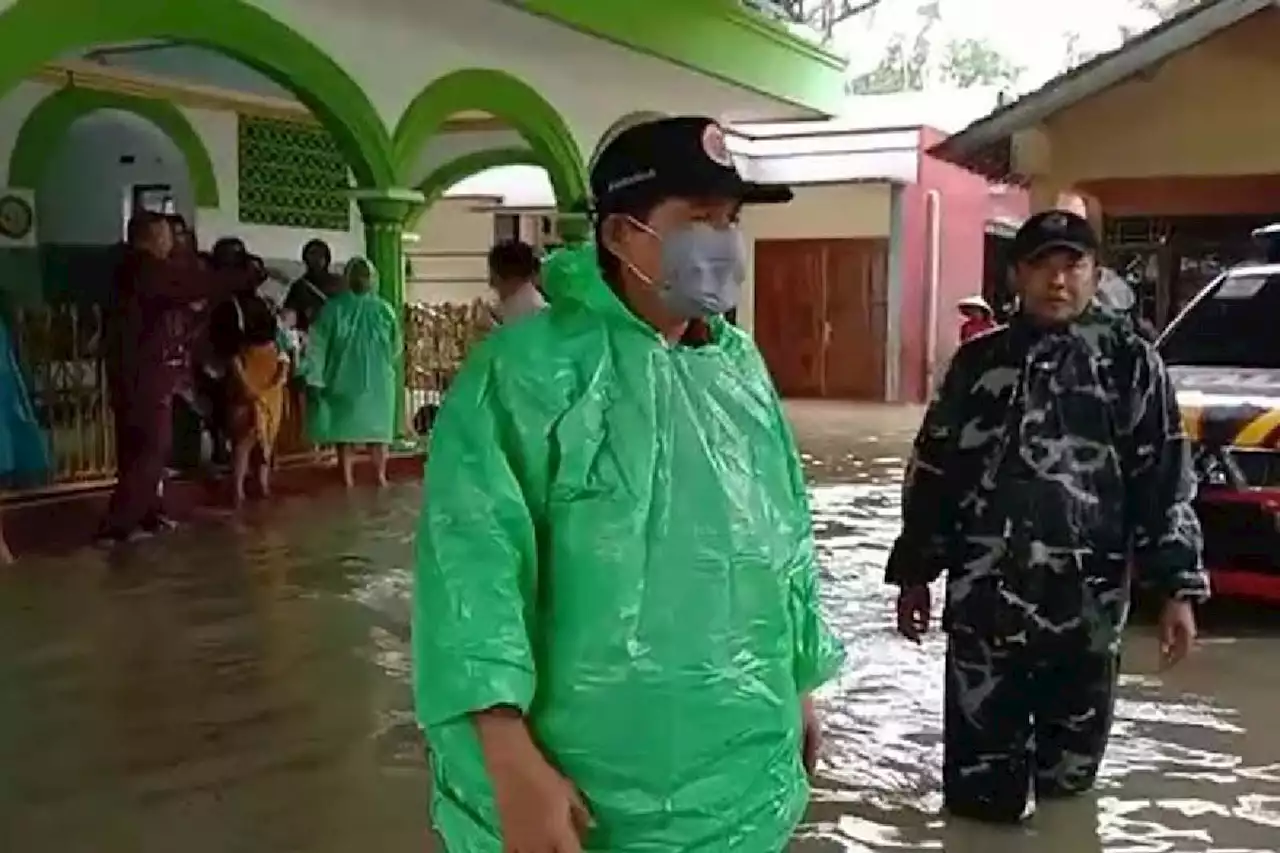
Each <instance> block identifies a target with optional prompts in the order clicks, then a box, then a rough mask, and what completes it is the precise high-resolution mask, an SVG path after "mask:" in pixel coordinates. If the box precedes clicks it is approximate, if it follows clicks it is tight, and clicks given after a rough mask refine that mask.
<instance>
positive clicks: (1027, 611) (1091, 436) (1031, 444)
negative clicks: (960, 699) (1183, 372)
mask: <svg viewBox="0 0 1280 853" xmlns="http://www.w3.org/2000/svg"><path fill="white" fill-rule="evenodd" d="M1190 461H1191V460H1190V445H1189V443H1188V440H1187V438H1186V436H1185V435H1184V434H1183V432H1182V426H1181V420H1180V418H1179V415H1178V408H1177V401H1176V400H1175V397H1174V389H1173V385H1172V383H1171V382H1170V380H1169V377H1168V374H1167V373H1166V371H1165V368H1164V364H1163V362H1162V361H1161V360H1160V357H1159V356H1158V355H1157V354H1156V352H1155V351H1154V349H1153V348H1152V347H1151V345H1150V344H1148V343H1147V342H1145V341H1143V340H1142V339H1141V338H1139V337H1138V335H1137V333H1136V332H1135V331H1134V329H1133V326H1132V324H1131V323H1128V322H1126V321H1125V320H1123V319H1121V318H1117V317H1115V316H1112V315H1110V314H1108V313H1107V312H1104V311H1102V310H1099V309H1097V308H1091V309H1090V310H1088V311H1087V312H1086V313H1085V314H1084V315H1083V316H1082V317H1080V318H1079V319H1078V320H1077V321H1075V322H1074V323H1073V324H1071V325H1070V326H1068V327H1066V328H1063V329H1059V330H1053V331H1045V330H1040V329H1036V328H1035V327H1033V326H1032V325H1031V324H1030V323H1029V322H1027V321H1026V320H1024V319H1022V318H1015V319H1014V321H1013V323H1012V324H1011V325H1009V326H1007V327H1001V328H998V329H995V330H993V331H991V332H989V333H987V334H985V335H982V336H979V337H977V338H974V339H973V340H971V341H969V342H968V343H966V344H964V345H963V346H962V347H961V348H960V350H959V351H958V352H957V353H956V355H955V358H954V360H953V361H952V363H951V366H950V369H949V370H948V372H947V376H946V378H945V380H944V381H943V384H942V387H941V388H940V389H939V390H938V393H937V396H936V398H935V399H934V401H933V403H932V404H931V405H930V407H929V410H928V412H927V413H926V415H925V420H924V423H923V425H922V426H921V429H920V434H919V436H918V437H917V439H916V444H915V450H914V454H913V456H912V460H911V463H910V466H909V469H908V473H907V484H906V489H905V494H904V512H903V514H904V519H903V521H904V524H903V531H902V534H901V536H900V537H899V539H898V541H897V542H896V543H895V545H894V548H893V552H892V554H891V556H890V559H889V565H888V568H887V580H888V581H889V582H890V583H892V584H896V585H900V586H905V585H911V584H923V583H929V582H931V581H933V580H934V579H935V578H937V577H938V576H939V575H941V574H942V573H943V572H948V573H949V574H948V584H947V608H946V610H947V612H946V614H945V615H944V621H946V622H947V623H948V624H956V622H957V620H960V621H961V622H962V623H963V624H973V623H974V622H980V621H982V620H989V619H992V618H1002V619H1005V620H1006V623H1007V624H1006V625H1005V626H1004V627H1003V628H1002V626H999V625H997V626H989V628H988V630H990V629H991V628H994V630H996V631H1000V630H1007V631H1008V632H1011V633H1013V632H1021V631H1025V630H1027V629H1028V628H1031V629H1033V630H1034V629H1043V630H1046V631H1049V632H1051V633H1053V634H1057V635H1061V634H1067V633H1072V634H1074V633H1076V631H1077V630H1079V631H1080V632H1081V633H1083V634H1086V635H1087V636H1088V637H1089V638H1090V640H1091V642H1092V643H1093V644H1094V645H1100V646H1102V647H1113V646H1114V645H1115V644H1116V643H1117V642H1118V635H1119V630H1120V628H1122V627H1123V624H1124V621H1125V618H1126V616H1127V612H1128V590H1129V573H1130V566H1131V565H1132V566H1133V567H1135V568H1136V569H1137V571H1138V573H1139V575H1140V577H1142V578H1143V580H1144V582H1146V583H1148V584H1150V585H1152V586H1154V587H1155V588H1157V589H1158V590H1159V591H1160V592H1161V593H1162V594H1164V595H1167V596H1174V597H1184V598H1191V599H1195V600H1200V599H1203V598H1205V597H1207V595H1208V580H1207V576H1206V575H1205V573H1204V569H1203V565H1202V561H1201V532H1200V525H1199V522H1198V520H1197V518H1196V515H1195V512H1194V511H1193V509H1192V505H1191V503H1192V499H1193V497H1194V494H1195V481H1194V477H1193V474H1192V471H1191V466H1190ZM1010 613H1012V614H1013V618H1010V616H1009V614H1010ZM992 614H1004V615H1002V616H993V615H992ZM1100 650H1101V649H1100Z"/></svg>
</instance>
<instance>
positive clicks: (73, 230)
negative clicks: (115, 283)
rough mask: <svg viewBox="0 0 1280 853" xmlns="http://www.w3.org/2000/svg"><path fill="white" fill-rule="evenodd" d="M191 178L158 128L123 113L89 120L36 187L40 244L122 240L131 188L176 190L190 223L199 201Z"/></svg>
mask: <svg viewBox="0 0 1280 853" xmlns="http://www.w3.org/2000/svg"><path fill="white" fill-rule="evenodd" d="M127 160H131V162H126V161H127ZM189 175H190V171H189V170H188V169H187V163H186V159H185V158H184V157H183V154H182V151H181V150H180V149H179V148H178V146H177V145H175V144H174V143H173V141H172V140H170V139H169V137H168V136H166V135H165V133H164V132H163V131H161V130H160V129H159V128H157V127H155V126H154V125H152V124H151V123H150V122H147V121H145V120H144V119H141V118H138V117H137V116H135V115H132V114H131V113H123V112H118V111H116V110H103V111H101V112H98V113H94V114H92V115H89V116H86V117H85V118H82V119H80V120H79V121H77V122H75V123H74V124H73V125H71V128H70V130H68V132H67V134H66V136H65V137H64V138H63V140H62V142H61V144H60V145H59V146H58V150H57V151H56V152H54V154H53V158H52V159H51V161H50V163H49V167H48V170H47V171H46V172H45V174H44V179H43V180H42V181H41V182H40V185H39V186H38V187H37V188H36V222H37V223H38V227H39V233H40V239H41V241H42V242H45V243H59V244H76V245H91V246H107V245H111V244H112V243H116V242H118V241H119V240H120V239H121V237H122V235H123V233H124V224H125V208H124V198H125V192H126V187H128V186H129V185H130V184H144V183H145V184H170V185H171V186H172V188H173V196H174V201H175V202H176V205H177V211H178V213H181V214H182V215H183V216H184V217H186V219H187V221H188V222H190V221H191V220H192V218H193V214H194V213H195V203H194V199H193V197H192V193H191V181H190V177H189Z"/></svg>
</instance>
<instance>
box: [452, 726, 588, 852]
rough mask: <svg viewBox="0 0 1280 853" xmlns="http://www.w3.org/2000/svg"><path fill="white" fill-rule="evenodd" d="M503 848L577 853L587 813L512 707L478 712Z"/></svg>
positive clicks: (584, 832) (576, 791)
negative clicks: (509, 709) (510, 708)
mask: <svg viewBox="0 0 1280 853" xmlns="http://www.w3.org/2000/svg"><path fill="white" fill-rule="evenodd" d="M475 720H476V731H477V733H478V734H479V736H480V745H481V748H482V750H483V751H484V762H485V768H486V769H487V770H488V772H489V780H490V783H491V784H492V785H493V797H494V805H495V806H496V807H497V810H498V821H499V824H500V828H501V831H502V849H503V853H581V850H582V837H583V835H585V834H586V831H587V830H588V829H589V828H590V827H591V825H592V821H591V815H590V813H589V812H588V811H587V807H586V806H585V805H584V804H583V802H582V797H581V796H580V795H579V794H578V790H577V789H576V788H575V787H574V785H573V783H572V782H570V781H569V780H568V779H566V778H565V777H564V776H562V775H561V774H560V772H559V771H557V770H556V769H555V768H554V767H552V766H551V764H550V763H549V762H548V761H547V759H546V758H545V757H544V756H543V755H542V753H541V751H540V750H539V749H538V747H537V745H536V744H535V743H534V742H533V738H532V737H531V736H530V735H529V730H528V728H527V727H526V726H525V723H524V720H523V719H522V718H521V717H519V716H518V715H517V714H515V712H514V711H508V710H505V709H495V710H493V711H489V712H486V713H483V714H478V715H477V716H476V718H475Z"/></svg>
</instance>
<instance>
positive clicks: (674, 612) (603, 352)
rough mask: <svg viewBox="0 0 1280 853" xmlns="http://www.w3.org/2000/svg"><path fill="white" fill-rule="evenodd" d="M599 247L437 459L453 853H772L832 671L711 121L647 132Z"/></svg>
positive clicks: (435, 707) (805, 516)
mask: <svg viewBox="0 0 1280 853" xmlns="http://www.w3.org/2000/svg"><path fill="white" fill-rule="evenodd" d="M591 188H592V193H593V196H594V202H595V216H596V241H595V245H594V246H593V245H587V246H584V247H581V248H572V249H565V250H562V251H560V252H557V253H556V254H554V255H552V256H551V257H550V258H548V260H547V262H546V264H544V265H543V286H544V287H545V288H546V289H547V294H548V298H549V302H550V304H549V306H548V307H547V308H546V309H544V310H542V311H539V312H537V313H536V314H533V315H531V316H528V317H525V318H524V319H523V320H521V321H520V322H517V323H509V324H506V325H504V326H502V327H501V328H500V329H498V330H497V331H495V332H493V333H492V334H491V335H490V336H489V337H488V338H487V339H486V340H485V342H484V343H482V344H481V345H480V348H479V349H478V350H475V351H473V353H472V354H471V355H470V356H469V357H468V359H467V361H466V363H465V364H464V365H463V368H462V371H461V373H460V374H459V375H458V377H457V379H456V380H455V382H454V384H453V385H452V386H451V387H450V389H449V392H448V394H446V395H445V397H444V403H443V405H442V407H441V410H440V416H439V420H438V421H437V423H436V425H435V427H434V430H433V432H432V437H431V448H430V452H429V454H428V457H427V459H428V462H427V469H428V470H427V475H426V482H427V483H428V489H427V491H428V495H429V496H428V498H427V500H426V502H425V505H424V509H423V515H422V522H421V524H420V526H419V528H418V552H417V553H418V565H417V575H416V586H415V593H414V595H415V597H414V601H415V604H414V608H415V609H414V626H413V628H414V630H413V636H414V653H415V654H414V657H415V667H416V669H415V694H416V701H417V713H418V720H419V721H420V723H421V724H422V725H423V726H424V727H425V729H426V731H427V741H428V743H430V749H431V766H432V768H433V769H434V771H435V785H434V788H433V792H434V798H435V803H434V808H433V816H434V818H435V824H436V827H437V828H438V830H439V831H440V833H441V835H442V836H443V838H444V846H445V848H447V849H449V850H457V851H463V850H465V851H472V852H473V853H498V851H502V850H506V851H521V853H578V851H582V850H607V851H610V853H642V852H643V851H655V850H662V851H678V850H680V851H693V850H698V851H704V850H705V851H716V853H722V851H731V850H739V851H751V853H757V851H760V853H764V851H778V850H783V849H784V848H785V847H786V846H787V844H788V843H789V840H790V837H791V835H792V833H793V831H794V829H795V827H796V825H797V823H798V822H799V820H800V818H801V816H802V815H803V814H804V811H805V808H806V806H807V805H808V801H809V784H808V779H807V773H806V770H808V771H812V770H813V767H814V762H815V760H816V757H817V744H818V737H819V725H818V720H817V715H816V711H815V709H814V706H813V703H812V701H811V700H810V692H811V691H812V690H814V689H815V688H816V687H817V686H818V685H820V684H822V683H823V682H824V681H826V680H827V679H829V678H831V677H832V676H833V675H834V674H835V672H836V670H837V669H838V667H839V664H840V660H841V652H840V648H839V646H838V645H837V643H836V641H835V639H834V638H833V637H832V635H831V634H830V633H829V632H828V630H827V628H826V626H825V624H824V623H823V620H822V617H821V615H820V613H819V605H818V563H817V558H816V556H815V553H814V541H813V530H812V526H811V521H810V516H809V504H808V499H807V496H806V488H805V482H804V475H803V473H802V470H801V467H800V460H799V455H798V453H797V452H796V447H795V443H794V441H793V439H792V435H791V430H790V428H789V426H788V425H787V422H786V418H785V415H784V413H783V411H782V406H781V403H780V402H779V400H778V396H777V394H776V392H775V391H774V388H773V385H772V384H771V382H770V381H769V375H768V372H767V371H766V369H765V365H764V361H763V359H762V358H761V357H760V353H759V352H758V351H757V350H756V348H755V345H754V344H753V343H752V342H751V338H750V337H749V336H748V335H746V334H745V333H743V332H741V331H739V330H737V329H735V328H734V327H733V326H731V325H730V324H728V323H727V322H726V321H725V320H724V318H723V315H724V313H725V312H727V311H729V310H731V309H732V308H733V307H734V306H735V305H736V303H737V301H738V297H739V294H740V291H741V287H742V284H743V281H744V279H745V277H746V259H745V250H744V247H743V244H742V235H741V233H740V231H739V229H738V225H737V221H738V212H739V209H740V208H741V206H742V205H743V204H744V203H750V202H754V201H766V200H770V201H782V200H785V199H787V198H789V197H790V191H788V190H785V188H777V187H774V188H768V187H762V186H760V185H757V184H752V183H749V182H747V181H745V180H743V178H742V176H741V175H739V173H738V172H737V170H736V169H735V168H734V165H733V159H732V157H731V156H730V154H729V151H728V148H727V146H726V144H725V138H724V130H723V129H722V128H721V127H720V126H719V125H718V124H716V123H715V122H714V121H712V120H711V119H707V118H701V117H684V118H670V119H664V120H661V121H656V122H647V123H644V124H639V125H635V126H633V127H631V128H629V129H628V130H625V131H623V132H622V133H620V134H619V135H618V136H617V137H616V138H614V139H613V140H612V141H611V142H609V143H608V145H607V146H606V147H605V150H604V151H602V152H601V154H600V156H599V158H598V160H597V161H596V164H595V167H594V168H593V169H592V174H591Z"/></svg>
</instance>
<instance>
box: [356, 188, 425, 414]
mask: <svg viewBox="0 0 1280 853" xmlns="http://www.w3.org/2000/svg"><path fill="white" fill-rule="evenodd" d="M352 195H353V197H354V198H355V200H356V204H357V205H359V207H360V216H361V218H362V219H363V220H364V241H365V255H366V256H367V257H368V258H369V260H370V261H372V262H373V265H374V266H375V267H377V269H378V291H379V293H380V294H381V295H382V298H383V299H385V300H387V301H388V302H390V303H391V305H392V306H393V307H394V308H395V309H396V313H397V314H399V315H400V321H401V323H403V322H404V317H405V299H404V283H405V282H404V264H405V254H404V227H405V221H406V220H407V219H408V217H409V215H410V214H411V213H412V212H413V211H415V210H417V209H418V208H420V207H421V206H422V204H423V201H424V199H423V196H422V193H420V192H417V191H416V190H404V189H377V190H356V191H355V192H354V193H353V194H352ZM396 384H397V386H398V388H399V389H400V393H398V394H396V412H395V424H396V430H397V431H398V432H401V433H402V432H403V431H404V426H405V417H404V406H405V395H406V389H405V383H404V359H403V358H402V359H400V360H399V361H398V362H396Z"/></svg>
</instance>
